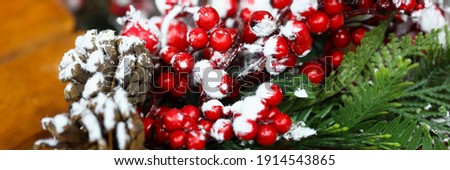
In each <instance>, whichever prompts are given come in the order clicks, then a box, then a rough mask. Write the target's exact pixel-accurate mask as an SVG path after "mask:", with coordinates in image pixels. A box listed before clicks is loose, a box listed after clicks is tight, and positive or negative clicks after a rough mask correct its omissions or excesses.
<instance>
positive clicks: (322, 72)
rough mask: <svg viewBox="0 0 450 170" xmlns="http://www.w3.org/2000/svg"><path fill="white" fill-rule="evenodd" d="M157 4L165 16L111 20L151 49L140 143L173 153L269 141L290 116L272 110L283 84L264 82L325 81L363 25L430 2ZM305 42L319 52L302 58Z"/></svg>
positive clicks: (165, 0) (161, 0) (134, 14)
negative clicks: (290, 75) (250, 89)
mask: <svg viewBox="0 0 450 170" xmlns="http://www.w3.org/2000/svg"><path fill="white" fill-rule="evenodd" d="M155 3H156V6H157V8H158V10H159V11H160V13H161V14H163V16H154V17H151V18H149V19H147V18H143V17H142V16H141V14H140V12H139V11H136V10H134V8H131V9H130V11H129V12H127V15H126V16H124V17H121V18H118V22H119V23H120V24H122V25H124V27H123V29H122V31H121V35H123V36H134V37H138V38H141V39H142V40H144V41H145V42H146V44H145V45H146V48H147V49H148V50H149V51H150V53H152V54H153V55H154V57H153V58H152V60H153V63H155V69H154V70H155V72H154V77H155V80H153V82H154V83H153V85H152V86H151V88H150V90H149V93H148V96H151V97H150V98H151V100H149V102H148V103H147V105H149V106H148V107H145V108H146V109H144V110H143V111H142V113H148V114H142V116H143V119H144V123H145V126H146V130H147V132H146V133H147V136H148V137H147V140H148V142H149V143H152V142H154V141H157V142H158V143H159V144H169V145H170V146H171V147H172V148H173V149H181V148H186V149H201V148H203V147H204V145H205V143H206V141H207V140H208V139H215V140H217V141H225V140H230V139H231V138H233V136H236V138H237V139H240V140H244V141H246V140H253V139H256V141H257V142H258V143H259V144H260V145H262V146H269V145H271V144H273V143H274V142H275V141H276V139H277V136H278V134H283V133H286V132H287V131H288V130H289V129H290V127H291V125H292V122H291V120H290V118H289V116H287V115H286V114H282V113H280V111H278V109H277V108H276V107H277V105H278V104H279V103H280V102H281V101H282V96H283V95H282V93H281V89H280V88H279V87H278V86H277V85H276V84H271V83H262V82H268V81H270V77H273V76H274V75H278V74H280V73H282V72H284V71H286V70H288V69H293V70H297V69H298V74H305V75H306V76H307V77H308V78H309V80H310V82H312V83H315V84H320V83H323V80H324V79H325V77H326V75H327V74H329V73H330V72H329V71H330V70H335V69H337V68H338V67H339V66H340V65H341V63H342V61H343V60H344V52H346V51H350V50H352V49H354V47H356V46H359V45H361V40H362V39H363V38H364V35H365V33H366V32H368V31H370V28H371V27H370V26H375V25H377V24H379V20H380V19H385V18H386V17H387V14H388V13H384V12H385V11H387V10H391V11H392V10H401V11H404V13H405V14H411V15H412V14H413V13H414V12H416V11H419V10H421V9H422V8H423V7H426V6H428V5H427V4H428V3H427V2H425V1H423V2H416V1H415V0H408V1H405V0H392V1H391V0H378V1H375V0H361V1H357V2H352V3H347V2H346V1H343V0H322V1H317V0H258V1H254V0H242V1H240V2H239V1H238V0H221V1H219V0H211V1H208V2H207V4H203V3H201V2H200V3H201V4H199V2H198V1H197V0H156V1H155ZM199 5H201V6H199ZM374 9H375V10H374ZM380 9H381V10H380ZM380 11H381V12H380ZM383 11H384V12H383ZM366 14H370V17H365V19H364V20H362V21H361V19H360V18H361V17H360V18H358V17H355V16H359V15H366ZM349 18H356V19H349ZM313 44H314V46H316V45H315V44H320V45H319V46H323V49H319V50H320V53H319V54H318V55H319V57H315V58H312V59H308V60H309V61H306V62H303V61H304V60H305V58H304V57H305V56H308V54H310V52H311V50H312V49H313ZM315 48H316V47H315ZM119 50H120V49H119ZM316 50H317V49H316ZM315 55H317V54H315ZM298 58H302V59H301V60H300V61H302V62H297V59H298ZM307 58H308V57H307ZM298 66H299V67H298ZM297 67H298V68H297ZM236 68H237V69H236ZM261 83H262V85H261V86H259V88H258V90H257V91H256V95H255V96H250V97H245V98H244V99H243V100H241V101H237V102H236V100H237V97H238V96H239V93H240V92H239V90H240V88H241V87H246V86H247V85H249V84H251V85H253V84H261ZM188 95H190V96H197V97H199V98H198V99H199V100H198V101H199V103H198V104H194V105H196V106H198V107H199V108H201V113H202V114H200V110H199V109H197V108H196V106H193V105H186V102H185V100H189V99H188V97H187V96H188ZM162 99H166V100H169V101H173V103H171V104H169V105H170V106H171V107H172V108H167V107H165V106H162V105H161V104H160V102H161V101H163V100H162ZM224 103H225V105H226V104H230V103H234V104H231V105H229V106H224ZM158 105H160V106H158ZM163 105H164V104H163ZM177 108H182V109H181V110H180V109H177Z"/></svg>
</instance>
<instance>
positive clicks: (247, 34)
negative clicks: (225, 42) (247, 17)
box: [241, 24, 257, 44]
mask: <svg viewBox="0 0 450 170" xmlns="http://www.w3.org/2000/svg"><path fill="white" fill-rule="evenodd" d="M241 39H242V42H244V43H249V44H251V43H253V42H255V41H256V39H257V37H256V35H255V33H253V31H252V28H251V27H250V24H244V28H243V31H242V37H241Z"/></svg>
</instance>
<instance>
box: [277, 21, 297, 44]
mask: <svg viewBox="0 0 450 170" xmlns="http://www.w3.org/2000/svg"><path fill="white" fill-rule="evenodd" d="M300 31H302V28H298V27H295V26H294V21H291V20H289V21H288V22H287V23H286V24H285V25H284V26H281V28H280V33H281V34H282V35H283V36H285V37H286V38H287V39H289V40H291V41H293V40H295V38H296V37H295V34H296V33H298V32H300Z"/></svg>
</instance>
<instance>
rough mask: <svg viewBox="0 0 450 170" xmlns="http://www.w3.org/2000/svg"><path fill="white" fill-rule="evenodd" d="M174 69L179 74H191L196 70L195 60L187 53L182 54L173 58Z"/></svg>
mask: <svg viewBox="0 0 450 170" xmlns="http://www.w3.org/2000/svg"><path fill="white" fill-rule="evenodd" d="M171 64H172V67H173V68H174V70H175V71H176V72H179V73H190V72H191V71H192V69H193V68H194V64H195V63H194V58H193V57H192V56H191V55H190V54H189V53H187V52H180V53H177V54H175V55H174V56H173V58H172V61H171Z"/></svg>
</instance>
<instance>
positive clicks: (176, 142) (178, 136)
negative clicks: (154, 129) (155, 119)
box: [169, 130, 187, 149]
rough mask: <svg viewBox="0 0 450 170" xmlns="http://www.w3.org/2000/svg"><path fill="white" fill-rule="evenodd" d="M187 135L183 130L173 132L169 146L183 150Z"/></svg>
mask: <svg viewBox="0 0 450 170" xmlns="http://www.w3.org/2000/svg"><path fill="white" fill-rule="evenodd" d="M186 137H187V135H186V133H185V132H183V131H182V130H176V131H173V132H172V133H171V134H170V137H169V144H170V147H171V148H172V149H181V148H183V146H184V143H185V141H186Z"/></svg>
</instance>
